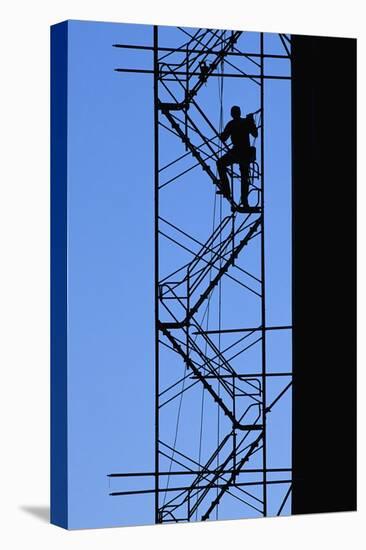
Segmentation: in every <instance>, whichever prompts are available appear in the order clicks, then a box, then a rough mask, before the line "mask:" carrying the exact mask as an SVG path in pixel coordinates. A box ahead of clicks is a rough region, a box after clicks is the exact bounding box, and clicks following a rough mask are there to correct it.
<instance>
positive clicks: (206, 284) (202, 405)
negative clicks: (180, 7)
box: [109, 26, 292, 523]
mask: <svg viewBox="0 0 366 550" xmlns="http://www.w3.org/2000/svg"><path fill="white" fill-rule="evenodd" d="M177 30H178V31H179V32H180V34H181V37H182V42H181V43H179V44H178V45H177V44H176V43H175V44H174V45H173V46H167V45H164V44H161V43H160V41H159V28H158V27H157V26H155V27H154V29H153V44H152V45H147V46H146V45H131V44H116V45H115V47H117V48H122V49H129V50H131V49H133V50H135V51H139V50H142V51H150V52H152V54H153V67H152V68H118V69H116V71H118V72H121V73H124V72H130V73H139V74H144V73H145V74H151V75H152V76H153V89H154V164H155V169H154V180H155V198H154V202H155V468H154V470H153V471H149V472H136V473H127V472H125V473H112V474H109V477H110V478H126V477H136V476H139V477H146V478H147V479H152V480H154V486H153V487H148V488H143V489H137V490H125V491H113V492H111V493H110V495H111V496H128V495H132V494H135V495H137V494H153V495H154V515H155V523H171V522H187V521H199V520H201V521H205V520H208V519H213V518H215V517H216V518H220V517H222V516H221V514H219V509H220V508H221V507H223V508H222V509H223V510H224V509H225V508H224V507H225V502H226V500H227V499H228V498H229V499H230V502H231V504H230V505H229V508H227V513H226V514H225V513H224V514H223V517H245V516H246V515H248V513H249V512H248V511H249V510H250V514H251V516H267V515H269V510H268V492H269V490H270V489H271V487H272V486H274V485H276V486H281V487H282V493H281V499H280V504H279V505H278V506H277V510H276V513H277V515H281V514H282V513H283V511H284V510H285V506H286V503H287V502H288V501H289V497H290V494H291V484H292V479H291V467H287V466H288V465H286V467H283V468H282V467H280V468H271V467H269V466H268V460H267V458H268V456H267V453H268V451H267V441H268V416H269V415H270V414H271V412H272V410H273V409H274V407H276V405H277V403H279V402H280V401H281V399H282V397H283V396H284V395H285V394H287V393H288V391H289V389H290V388H291V384H292V378H291V377H292V373H291V372H290V371H287V372H268V369H267V359H266V358H267V349H266V341H267V334H268V332H269V331H291V329H292V326H291V325H285V326H268V325H267V320H266V280H265V279H266V269H265V260H266V254H265V221H266V217H265V162H264V161H265V150H264V148H265V124H264V122H265V112H264V111H265V97H264V90H265V82H266V80H268V79H285V80H290V79H291V75H281V74H278V73H277V74H271V73H269V71H266V65H265V64H266V62H267V61H268V60H288V61H289V63H290V62H291V37H290V36H288V35H284V34H279V35H278V40H279V44H281V46H282V51H281V52H278V51H277V52H275V53H268V52H266V51H265V48H264V34H263V33H257V35H258V38H259V43H258V49H257V51H249V52H248V51H243V48H242V47H241V41H242V39H243V37H244V35H245V33H244V32H239V31H225V30H213V29H203V28H199V29H183V28H178V29H177ZM250 69H252V70H250ZM226 79H235V82H240V81H241V79H245V81H246V82H247V83H248V85H249V84H250V86H252V87H253V89H254V90H255V94H256V97H257V98H258V104H257V108H256V109H254V110H253V112H252V115H253V117H254V120H255V124H256V126H257V128H258V130H259V135H258V138H257V139H252V143H251V146H252V151H253V157H252V158H251V162H250V169H249V183H250V186H249V204H250V206H249V208H248V207H246V206H243V205H242V204H241V202H240V199H239V198H238V191H237V183H238V182H240V178H241V176H240V173H239V170H238V166H237V165H236V164H235V165H233V166H232V167H231V168H230V170H229V175H230V188H231V193H230V196H225V195H224V194H223V189H222V183H221V181H220V179H219V177H218V175H217V171H216V169H215V163H216V162H217V160H218V159H219V158H220V157H221V156H222V154H223V153H225V151H226V150H228V149H229V147H228V146H227V145H226V144H225V143H223V142H222V140H221V139H220V134H221V132H222V126H223V118H224V117H223V95H224V82H225V81H226ZM213 80H216V81H217V82H218V100H217V105H218V110H219V115H218V121H219V124H218V125H217V121H214V122H213V121H212V117H211V116H210V114H208V113H207V109H206V108H205V100H204V99H201V96H204V97H207V93H208V91H207V83H208V82H211V81H213ZM200 99H201V101H200ZM161 132H164V137H162V136H161ZM172 140H173V141H175V142H176V143H177V150H176V151H177V154H176V155H175V156H174V157H173V158H170V159H169V158H168V157H169V154H171V151H173V150H174V149H173V148H172V145H171V143H172ZM178 147H179V148H180V150H179V152H178ZM164 149H166V150H168V153H169V154H168V153H167V152H166V151H164ZM174 151H175V150H174ZM192 162H193V164H192ZM192 174H194V177H193V176H192ZM184 181H186V182H187V184H186V187H184V183H182V182H184ZM178 183H179V186H180V191H179V192H177V194H176V195H175V191H174V189H177V187H175V186H177V185H178ZM198 186H199V188H198ZM182 189H183V190H184V192H186V193H192V195H191V200H192V201H196V200H197V202H198V203H199V205H200V208H204V207H205V205H206V208H207V210H209V209H210V203H209V201H208V200H206V195H204V193H206V194H207V196H210V197H211V199H212V196H214V199H213V202H214V204H213V210H214V214H213V220H212V224H206V225H205V220H206V219H208V215H207V217H206V214H202V222H201V225H200V230H201V228H202V226H205V228H206V236H205V238H197V236H196V234H195V231H194V230H191V229H190V227H189V226H190V224H191V223H192V220H191V219H189V218H188V217H187V216H186V217H182V216H178V215H177V217H178V219H174V213H178V209H177V206H176V205H175V207H174V208H172V209H169V204H172V201H173V202H175V204H178V203H179V202H180V201H184V199H183V198H182V195H181V193H182ZM197 189H198V190H197ZM182 204H183V202H182ZM182 208H183V207H182ZM169 214H170V216H169ZM172 217H173V219H172ZM182 220H183V222H184V221H185V222H186V223H185V225H184V226H183V225H182ZM201 233H202V230H201ZM201 237H202V235H201ZM246 257H248V258H249V264H250V265H249V267H248V265H247V264H246V265H244V264H242V263H241V260H242V259H243V258H244V259H245V258H246ZM224 281H225V282H226V283H227V284H229V285H230V291H228V292H227V293H226V294H225V292H224V289H223V288H224V287H223V283H224ZM248 294H249V295H250V296H251V300H252V301H251V302H250V303H251V304H254V305H252V306H251V310H253V311H254V309H256V314H255V315H254V314H253V315H252V316H251V315H248V321H249V322H248V321H246V319H245V308H242V307H241V304H242V303H245V302H244V300H243V296H247V295H248ZM228 296H229V297H230V299H229V302H230V303H229V308H230V307H232V304H237V305H238V308H239V309H240V310H242V309H244V311H242V312H241V315H240V316H239V315H233V316H232V323H233V324H231V323H230V321H229V320H228V319H230V315H226V316H224V315H223V313H222V312H223V310H224V309H225V299H226V297H228ZM213 310H214V311H215V315H213ZM252 318H257V319H258V320H259V322H258V323H257V324H255V325H251V324H250V319H252ZM242 320H243V321H244V322H241V321H242ZM236 323H238V324H236ZM250 354H251V355H250ZM243 357H249V359H248V360H247V361H243ZM275 379H276V382H277V386H276V387H277V388H278V390H277V392H276V395H275V396H273V392H272V393H271V397H270V398H269V397H268V392H267V388H268V384H270V383H271V381H272V380H275ZM278 381H280V383H279V382H278ZM183 399H184V400H185V402H184V405H185V409H184V407H183ZM173 419H174V420H173ZM180 430H181V433H182V435H181V441H182V445H181V446H180V445H179V444H178V441H179V433H180ZM193 440H194V442H193ZM197 447H198V448H197ZM248 464H250V466H249V465H248ZM248 476H249V477H248ZM180 479H183V480H184V482H181V483H179V481H177V480H180ZM233 503H234V504H235V506H236V505H237V506H238V507H240V508H238V511H237V512H235V513H233V506H234V504H233ZM244 510H246V512H245V511H244ZM271 514H273V512H271Z"/></svg>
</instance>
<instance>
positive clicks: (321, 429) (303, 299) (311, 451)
mask: <svg viewBox="0 0 366 550" xmlns="http://www.w3.org/2000/svg"><path fill="white" fill-rule="evenodd" d="M292 56H293V61H292V77H293V79H292V82H293V84H292V121H293V129H292V131H293V138H292V139H293V282H294V287H293V321H294V332H293V335H294V336H293V361H294V363H293V375H294V376H293V495H292V512H293V513H294V514H301V513H316V512H336V511H348V510H355V509H356V40H354V39H347V38H324V37H312V36H292Z"/></svg>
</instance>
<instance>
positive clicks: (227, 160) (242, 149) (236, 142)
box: [217, 105, 258, 207]
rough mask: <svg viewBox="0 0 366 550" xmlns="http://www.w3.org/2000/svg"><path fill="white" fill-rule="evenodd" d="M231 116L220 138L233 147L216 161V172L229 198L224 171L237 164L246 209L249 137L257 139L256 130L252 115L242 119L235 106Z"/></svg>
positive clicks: (243, 203)
mask: <svg viewBox="0 0 366 550" xmlns="http://www.w3.org/2000/svg"><path fill="white" fill-rule="evenodd" d="M231 116H232V117H233V118H232V120H230V121H229V122H228V123H227V124H226V126H225V129H224V131H223V132H222V134H221V135H220V138H221V139H222V141H224V142H225V141H226V140H227V139H228V138H229V137H230V138H231V142H232V144H233V147H232V149H230V151H228V152H227V153H225V154H224V155H223V156H222V157H221V158H220V159H219V160H218V161H217V170H218V173H219V178H220V181H221V185H222V192H223V194H224V196H225V197H227V198H229V197H230V184H229V178H228V175H227V170H226V169H227V167H228V166H232V165H233V164H235V163H237V164H239V168H240V176H241V204H242V206H244V207H248V192H249V164H250V162H251V149H250V141H249V135H252V136H253V137H257V136H258V129H257V127H256V125H255V122H254V117H253V115H252V114H249V115H247V116H246V118H242V117H241V111H240V107H238V106H237V105H234V106H233V107H232V108H231Z"/></svg>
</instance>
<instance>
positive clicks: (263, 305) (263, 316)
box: [260, 32, 267, 516]
mask: <svg viewBox="0 0 366 550" xmlns="http://www.w3.org/2000/svg"><path fill="white" fill-rule="evenodd" d="M260 56H261V62H260V65H261V68H260V83H261V88H260V96H261V97H260V104H261V114H262V116H261V119H262V120H261V189H262V222H261V224H262V227H261V281H262V285H261V287H262V291H261V296H262V297H261V310H262V311H261V325H262V416H263V448H262V451H263V515H264V516H267V438H266V273H265V239H264V226H265V206H264V205H265V194H264V114H265V113H264V36H263V33H262V32H261V33H260Z"/></svg>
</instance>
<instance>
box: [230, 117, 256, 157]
mask: <svg viewBox="0 0 366 550" xmlns="http://www.w3.org/2000/svg"><path fill="white" fill-rule="evenodd" d="M252 124H253V122H251V121H250V120H249V119H248V118H241V117H240V118H239V117H238V118H233V119H232V120H230V122H229V123H228V125H227V131H228V133H229V135H230V138H231V142H232V144H233V145H234V147H235V148H240V149H248V148H249V146H250V142H249V134H250V133H251V127H252Z"/></svg>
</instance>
